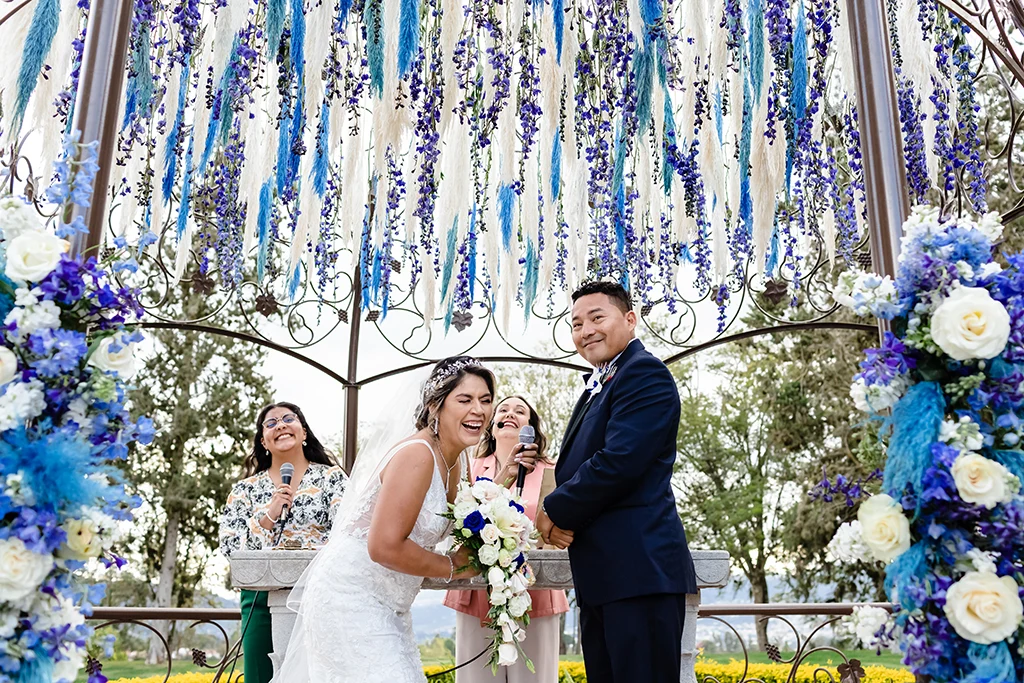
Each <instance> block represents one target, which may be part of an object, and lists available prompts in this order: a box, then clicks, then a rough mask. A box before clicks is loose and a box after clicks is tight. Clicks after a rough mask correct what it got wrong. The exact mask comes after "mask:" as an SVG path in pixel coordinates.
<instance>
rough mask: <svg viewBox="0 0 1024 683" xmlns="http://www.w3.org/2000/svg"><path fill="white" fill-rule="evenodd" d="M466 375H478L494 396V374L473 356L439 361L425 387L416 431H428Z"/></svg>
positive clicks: (417, 413) (453, 357)
mask: <svg viewBox="0 0 1024 683" xmlns="http://www.w3.org/2000/svg"><path fill="white" fill-rule="evenodd" d="M466 375H476V376H477V377H479V378H480V379H482V380H483V381H484V382H486V384H487V390H488V391H490V392H491V396H494V374H493V373H492V372H491V371H490V370H488V369H487V368H485V367H484V366H483V365H481V364H480V361H478V360H477V359H476V358H473V357H472V356H452V357H451V358H445V359H444V360H442V361H438V363H437V365H435V366H434V369H433V371H432V372H431V373H430V378H429V379H428V380H427V381H426V383H425V384H424V385H423V395H422V398H421V400H420V407H419V410H417V411H416V429H426V428H427V426H429V425H430V423H431V422H432V421H433V420H434V418H435V417H436V416H437V413H438V411H440V410H441V405H442V404H443V403H444V400H445V399H446V398H448V394H450V393H452V391H454V390H455V387H457V386H459V382H461V381H462V380H463V379H464V378H465V377H466Z"/></svg>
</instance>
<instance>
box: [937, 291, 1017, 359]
mask: <svg viewBox="0 0 1024 683" xmlns="http://www.w3.org/2000/svg"><path fill="white" fill-rule="evenodd" d="M1009 338H1010V314H1009V313H1007V312H1006V307H1004V306H1003V305H1002V304H1001V303H999V302H998V301H996V300H995V299H993V298H992V296H991V295H990V294H989V293H988V290H987V289H982V288H980V287H957V288H955V289H953V290H952V291H951V292H950V293H949V296H947V297H946V299H945V300H944V301H943V302H942V303H941V304H939V306H938V308H936V309H935V312H934V313H933V314H932V339H934V340H935V343H936V344H938V346H939V348H940V349H942V350H943V351H944V352H945V353H947V354H948V355H949V356H950V357H951V358H955V359H956V360H961V361H962V360H975V359H982V358H995V357H996V356H998V355H999V354H1000V353H1002V352H1003V349H1004V348H1006V341H1007V340H1008V339H1009Z"/></svg>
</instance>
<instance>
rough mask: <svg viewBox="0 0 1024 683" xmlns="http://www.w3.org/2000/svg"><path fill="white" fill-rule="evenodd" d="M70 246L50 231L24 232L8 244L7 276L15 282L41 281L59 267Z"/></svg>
mask: <svg viewBox="0 0 1024 683" xmlns="http://www.w3.org/2000/svg"><path fill="white" fill-rule="evenodd" d="M69 246H70V245H69V244H68V243H67V241H65V240H62V239H60V238H59V237H56V236H54V235H51V234H50V233H48V232H36V231H30V232H23V233H22V234H20V235H18V236H17V237H15V238H14V239H13V240H11V242H10V244H8V245H7V267H6V269H5V272H6V274H7V277H9V278H10V279H12V280H14V281H15V282H39V281H40V280H42V279H43V278H45V277H46V276H47V275H49V274H50V273H51V272H52V271H53V269H54V268H56V267H57V264H58V263H60V257H61V255H63V254H64V253H65V252H67V250H68V247H69Z"/></svg>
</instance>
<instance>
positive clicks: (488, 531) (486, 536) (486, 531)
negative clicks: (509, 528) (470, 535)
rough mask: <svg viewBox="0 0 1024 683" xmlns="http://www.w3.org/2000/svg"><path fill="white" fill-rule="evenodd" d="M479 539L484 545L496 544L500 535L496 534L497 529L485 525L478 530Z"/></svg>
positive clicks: (491, 525) (490, 525)
mask: <svg viewBox="0 0 1024 683" xmlns="http://www.w3.org/2000/svg"><path fill="white" fill-rule="evenodd" d="M480 538H482V539H483V540H484V543H497V542H498V539H499V538H501V534H500V533H499V532H498V527H496V526H494V525H493V524H486V525H484V528H483V529H481V530H480Z"/></svg>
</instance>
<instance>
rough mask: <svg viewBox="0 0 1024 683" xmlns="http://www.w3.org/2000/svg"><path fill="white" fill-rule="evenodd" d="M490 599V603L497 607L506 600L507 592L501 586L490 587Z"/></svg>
mask: <svg viewBox="0 0 1024 683" xmlns="http://www.w3.org/2000/svg"><path fill="white" fill-rule="evenodd" d="M490 600H491V604H492V605H494V606H495V607H499V606H501V605H504V604H505V603H507V602H508V593H506V592H505V590H504V589H502V588H492V589H491V595H490Z"/></svg>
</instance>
